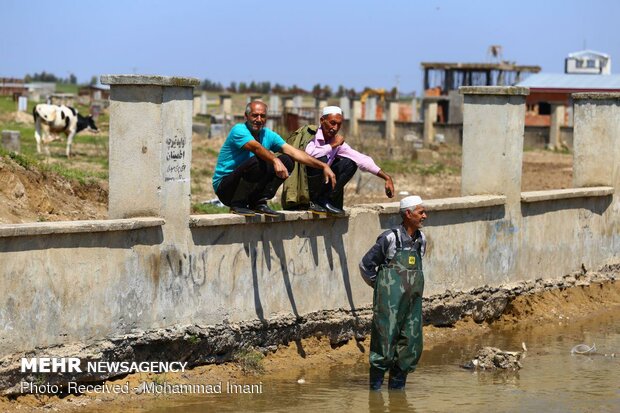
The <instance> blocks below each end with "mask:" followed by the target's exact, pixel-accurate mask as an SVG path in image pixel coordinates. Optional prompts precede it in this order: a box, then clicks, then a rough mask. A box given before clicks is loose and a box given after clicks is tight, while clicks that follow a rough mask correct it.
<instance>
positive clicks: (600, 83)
mask: <svg viewBox="0 0 620 413" xmlns="http://www.w3.org/2000/svg"><path fill="white" fill-rule="evenodd" d="M516 86H523V87H529V88H530V89H569V90H620V75H585V74H584V75H577V74H563V73H538V74H535V75H531V76H529V77H528V78H527V79H525V80H524V81H523V82H520V83H519V84H517V85H516Z"/></svg>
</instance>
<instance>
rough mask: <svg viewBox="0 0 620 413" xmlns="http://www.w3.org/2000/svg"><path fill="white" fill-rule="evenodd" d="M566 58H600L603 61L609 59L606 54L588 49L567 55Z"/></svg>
mask: <svg viewBox="0 0 620 413" xmlns="http://www.w3.org/2000/svg"><path fill="white" fill-rule="evenodd" d="M568 57H602V58H604V59H609V55H608V54H607V53H601V52H597V51H596V50H590V49H586V50H580V51H578V52H573V53H569V54H568Z"/></svg>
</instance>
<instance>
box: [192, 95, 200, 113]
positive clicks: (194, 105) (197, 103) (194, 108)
mask: <svg viewBox="0 0 620 413" xmlns="http://www.w3.org/2000/svg"><path fill="white" fill-rule="evenodd" d="M199 113H200V96H194V101H193V103H192V115H194V116H196V115H198V114H199Z"/></svg>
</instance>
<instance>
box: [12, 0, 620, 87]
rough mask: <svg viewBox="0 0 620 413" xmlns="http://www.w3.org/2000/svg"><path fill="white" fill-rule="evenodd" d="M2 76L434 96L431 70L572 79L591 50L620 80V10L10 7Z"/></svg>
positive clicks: (553, 3)
mask: <svg viewBox="0 0 620 413" xmlns="http://www.w3.org/2000/svg"><path fill="white" fill-rule="evenodd" d="M0 10H1V14H2V25H0V77H23V76H25V75H26V74H33V73H35V72H36V73H38V72H42V71H46V72H48V73H53V74H55V75H56V76H58V77H64V78H66V77H69V75H70V74H71V73H73V74H75V75H76V76H77V78H78V82H80V83H87V82H89V81H90V79H91V77H92V76H100V75H102V74H132V73H135V74H150V75H165V76H187V77H196V78H198V79H201V80H202V79H209V80H211V81H215V82H221V83H222V84H223V85H225V86H226V85H228V84H230V82H231V81H236V82H237V83H238V82H241V81H245V82H248V83H249V82H250V81H252V80H254V81H257V82H258V81H270V82H271V83H272V84H274V83H276V82H277V83H280V84H283V85H285V86H292V85H297V86H299V87H302V88H305V89H312V86H313V85H315V84H317V83H320V84H322V85H325V84H327V85H330V86H331V87H332V88H334V89H336V88H337V87H338V85H340V84H342V85H344V86H345V87H347V88H355V89H356V90H361V89H363V88H364V87H366V86H368V87H373V88H386V89H391V88H392V87H394V86H397V87H398V89H399V90H400V91H401V92H402V93H411V92H413V91H416V92H417V93H418V94H419V93H420V91H421V89H422V70H421V68H420V63H421V62H490V61H491V58H490V56H489V54H488V48H489V46H490V45H501V46H502V50H503V58H504V60H509V61H514V62H516V63H517V64H523V65H539V66H541V67H542V70H543V72H546V73H562V72H563V70H564V58H565V57H566V55H567V54H568V53H570V52H574V51H578V50H582V49H584V46H585V48H587V49H592V50H596V51H600V52H603V53H607V54H609V55H610V56H611V58H612V73H620V25H619V24H618V23H617V20H618V16H620V1H617V0H588V1H578V0H566V1H560V0H521V1H510V2H508V1H502V0H495V1H488V0H484V1H483V0H381V1H372V0H355V1H353V0H350V1H349V0H342V1H339V0H332V1H329V2H326V1H295V0H286V1H284V0H282V1H280V0H273V1H269V0H262V1H256V0H219V1H209V0H175V1H170V0H165V1H164V0H105V1H91V0H54V1H50V0H28V1H24V0H0Z"/></svg>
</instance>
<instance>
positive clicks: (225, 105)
mask: <svg viewBox="0 0 620 413" xmlns="http://www.w3.org/2000/svg"><path fill="white" fill-rule="evenodd" d="M220 107H221V108H222V115H224V116H225V115H230V114H231V113H232V96H231V95H229V94H222V95H220Z"/></svg>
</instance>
